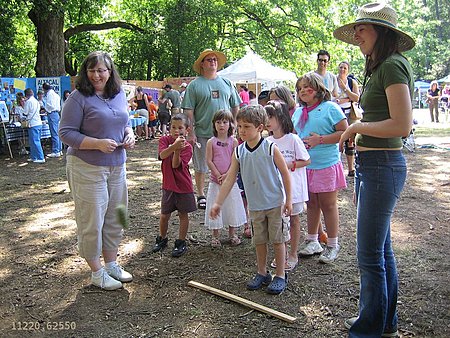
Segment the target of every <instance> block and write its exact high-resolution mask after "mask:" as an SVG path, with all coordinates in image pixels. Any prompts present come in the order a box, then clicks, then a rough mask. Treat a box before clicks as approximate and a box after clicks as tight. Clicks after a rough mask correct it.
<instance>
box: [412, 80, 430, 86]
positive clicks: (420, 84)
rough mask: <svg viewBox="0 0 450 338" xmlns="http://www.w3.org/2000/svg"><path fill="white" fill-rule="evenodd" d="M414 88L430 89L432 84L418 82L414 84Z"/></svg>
mask: <svg viewBox="0 0 450 338" xmlns="http://www.w3.org/2000/svg"><path fill="white" fill-rule="evenodd" d="M414 88H430V84H429V83H428V82H425V81H420V80H418V81H416V82H414Z"/></svg>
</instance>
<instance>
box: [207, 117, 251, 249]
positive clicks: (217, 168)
mask: <svg viewBox="0 0 450 338" xmlns="http://www.w3.org/2000/svg"><path fill="white" fill-rule="evenodd" d="M233 121H234V118H233V115H232V114H231V113H230V112H229V111H227V110H219V111H218V112H216V113H215V114H214V117H213V120H212V123H213V133H214V136H213V137H212V138H210V139H209V140H208V142H207V143H206V163H207V164H208V168H209V169H210V171H211V176H210V182H209V186H208V197H207V200H206V212H205V226H206V227H208V229H210V230H212V239H211V246H212V247H220V246H221V243H220V238H219V236H220V229H222V228H223V227H224V225H228V233H229V237H230V243H231V245H232V246H236V245H239V244H240V243H241V240H240V239H239V237H238V236H237V234H236V229H237V228H239V227H240V226H241V225H243V224H245V223H246V222H247V217H246V213H245V209H244V204H243V202H242V197H241V193H240V190H239V187H238V185H237V183H236V182H235V183H234V186H233V188H232V189H231V192H230V194H229V195H228V197H227V198H226V200H225V202H224V204H223V206H222V211H221V213H220V214H219V217H217V218H216V219H211V218H210V217H209V209H210V207H211V206H212V205H213V204H214V201H215V200H216V196H217V194H218V193H219V190H220V186H221V185H222V182H223V181H225V178H226V176H227V173H228V169H229V168H230V165H231V156H233V150H234V148H235V147H237V145H238V142H237V140H236V139H235V138H234V137H233V136H232V135H233V130H234V126H233Z"/></svg>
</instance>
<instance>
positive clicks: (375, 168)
mask: <svg viewBox="0 0 450 338" xmlns="http://www.w3.org/2000/svg"><path fill="white" fill-rule="evenodd" d="M334 36H335V37H336V38H337V39H339V40H341V41H344V42H347V43H350V44H353V45H357V46H359V48H360V49H361V52H362V53H363V54H364V55H365V57H366V66H365V78H364V83H363V87H364V88H363V93H362V94H361V99H360V103H361V106H362V108H363V109H364V114H363V118H362V120H361V123H354V124H352V125H351V126H349V127H348V128H347V130H346V131H345V132H344V133H343V134H342V136H341V140H340V144H341V146H342V144H343V143H344V141H345V140H347V139H349V138H350V139H352V140H353V139H354V140H355V144H356V150H357V155H356V179H355V195H356V203H357V208H358V213H357V215H358V216H357V256H358V265H359V269H360V287H361V291H360V299H359V316H358V317H356V318H351V319H348V320H347V321H346V322H345V326H346V327H347V328H349V329H350V330H349V336H350V337H395V336H397V334H398V333H397V308H396V304H397V288H398V282H397V269H396V263H395V258H394V253H393V250H392V245H391V238H390V237H391V235H390V223H391V216H392V213H393V211H394V208H395V205H396V203H397V200H398V198H399V195H400V192H401V190H402V188H403V185H404V183H405V179H406V163H405V159H404V157H403V155H402V153H401V148H402V136H406V135H408V134H409V132H410V129H411V126H412V106H411V97H412V93H413V89H414V79H413V74H412V69H411V66H410V64H409V62H408V61H407V60H406V58H405V57H404V56H403V55H401V54H400V52H404V51H407V50H410V49H412V48H413V47H414V44H415V43H414V40H413V39H412V38H411V37H410V36H408V35H407V34H405V33H404V32H402V31H400V30H399V29H398V28H397V13H396V12H395V10H394V9H393V8H392V7H390V6H389V5H387V4H385V3H370V4H367V5H364V6H362V7H361V8H360V9H359V12H358V16H357V19H356V21H355V22H353V23H350V24H347V25H345V26H342V27H340V28H338V29H336V30H335V31H334Z"/></svg>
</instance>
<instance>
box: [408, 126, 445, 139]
mask: <svg viewBox="0 0 450 338" xmlns="http://www.w3.org/2000/svg"><path fill="white" fill-rule="evenodd" d="M414 135H415V136H416V137H445V136H448V137H450V127H444V126H433V128H429V127H415V130H414Z"/></svg>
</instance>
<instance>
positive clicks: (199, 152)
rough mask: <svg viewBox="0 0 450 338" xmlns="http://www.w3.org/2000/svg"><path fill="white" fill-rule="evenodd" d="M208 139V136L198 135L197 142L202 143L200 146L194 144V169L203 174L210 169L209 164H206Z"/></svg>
mask: <svg viewBox="0 0 450 338" xmlns="http://www.w3.org/2000/svg"><path fill="white" fill-rule="evenodd" d="M208 140H209V138H208V137H197V142H198V143H200V144H201V147H200V148H199V147H197V146H196V145H195V144H194V155H193V156H192V161H193V163H194V170H195V171H196V172H200V173H203V174H206V173H207V172H208V171H209V168H208V165H207V164H206V142H208Z"/></svg>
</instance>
